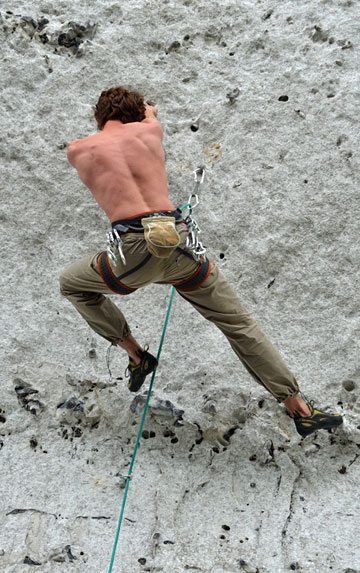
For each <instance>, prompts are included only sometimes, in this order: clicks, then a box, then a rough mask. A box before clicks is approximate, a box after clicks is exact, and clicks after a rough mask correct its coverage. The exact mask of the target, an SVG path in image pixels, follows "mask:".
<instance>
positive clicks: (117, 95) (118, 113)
mask: <svg viewBox="0 0 360 573" xmlns="http://www.w3.org/2000/svg"><path fill="white" fill-rule="evenodd" d="M94 115H95V119H96V121H97V124H98V128H99V129H103V128H104V125H105V123H106V122H107V121H108V120H109V119H119V120H120V121H122V123H130V122H132V121H142V120H143V119H145V102H144V96H143V95H141V94H140V93H139V92H136V91H129V90H127V89H126V88H125V87H123V86H119V87H117V88H110V89H108V90H105V91H103V92H101V95H100V97H99V100H98V102H97V104H96V106H95V114H94Z"/></svg>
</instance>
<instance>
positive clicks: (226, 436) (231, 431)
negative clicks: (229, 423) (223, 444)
mask: <svg viewBox="0 0 360 573" xmlns="http://www.w3.org/2000/svg"><path fill="white" fill-rule="evenodd" d="M238 428H239V426H234V427H233V428H229V430H228V431H227V432H225V434H224V435H223V438H224V440H226V441H227V442H230V438H231V437H232V436H233V435H234V434H235V432H236V430H237V429H238Z"/></svg>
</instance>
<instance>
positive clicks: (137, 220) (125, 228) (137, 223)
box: [111, 209, 183, 234]
mask: <svg viewBox="0 0 360 573" xmlns="http://www.w3.org/2000/svg"><path fill="white" fill-rule="evenodd" d="M153 215H163V216H164V217H175V223H181V222H182V221H183V217H182V214H181V211H180V209H175V211H154V212H153V213H147V214H146V215H142V216H141V217H134V218H132V219H119V220H118V221H114V222H113V223H111V226H112V228H113V229H116V230H117V231H118V232H119V233H120V234H121V233H127V232H129V231H135V232H143V231H144V227H143V226H142V224H141V219H144V217H152V216H153Z"/></svg>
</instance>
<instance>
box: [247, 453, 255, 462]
mask: <svg viewBox="0 0 360 573" xmlns="http://www.w3.org/2000/svg"><path fill="white" fill-rule="evenodd" d="M249 460H250V462H256V454H253V455H252V456H250V457H249Z"/></svg>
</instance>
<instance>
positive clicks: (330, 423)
mask: <svg viewBox="0 0 360 573" xmlns="http://www.w3.org/2000/svg"><path fill="white" fill-rule="evenodd" d="M307 405H308V406H309V409H310V416H300V415H299V414H298V413H297V412H295V413H294V417H293V419H294V422H295V426H296V429H297V431H298V432H299V434H300V436H302V437H303V438H305V437H306V436H309V435H310V434H312V433H313V432H316V430H321V429H324V430H328V429H330V428H336V427H337V426H340V425H341V424H342V423H343V418H342V416H341V415H340V414H326V412H320V410H316V409H315V408H314V403H313V401H311V402H308V403H307Z"/></svg>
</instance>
